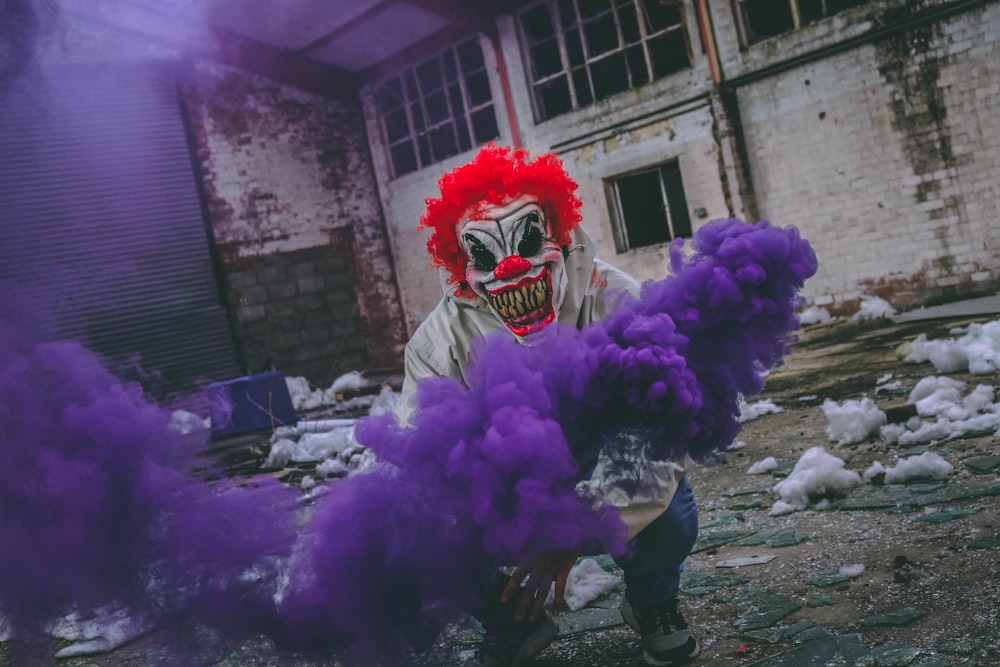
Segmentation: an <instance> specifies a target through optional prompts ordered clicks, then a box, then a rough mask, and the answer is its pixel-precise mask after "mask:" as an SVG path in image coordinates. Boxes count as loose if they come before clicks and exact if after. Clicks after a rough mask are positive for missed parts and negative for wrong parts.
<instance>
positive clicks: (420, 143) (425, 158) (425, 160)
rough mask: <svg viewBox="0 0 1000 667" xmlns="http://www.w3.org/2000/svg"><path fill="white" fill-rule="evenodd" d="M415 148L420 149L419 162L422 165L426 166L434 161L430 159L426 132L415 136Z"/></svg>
mask: <svg viewBox="0 0 1000 667" xmlns="http://www.w3.org/2000/svg"><path fill="white" fill-rule="evenodd" d="M417 148H419V149H420V164H421V165H422V166H424V167H426V166H427V165H429V164H432V163H433V162H434V160H432V159H431V142H430V141H428V140H427V135H426V134H420V135H418V136H417Z"/></svg>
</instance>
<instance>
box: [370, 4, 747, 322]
mask: <svg viewBox="0 0 1000 667" xmlns="http://www.w3.org/2000/svg"><path fill="white" fill-rule="evenodd" d="M686 17H687V22H688V26H687V27H688V31H689V34H690V37H691V39H692V42H693V44H694V61H693V65H692V67H691V68H690V69H687V70H683V71H681V72H679V73H677V74H674V75H672V76H669V77H666V78H664V79H661V80H658V81H655V82H654V83H652V84H651V85H648V86H645V87H643V88H640V89H636V90H631V91H627V92H625V93H622V94H620V95H617V96H615V97H612V98H609V99H606V100H603V101H601V102H598V103H596V104H593V105H591V106H588V107H585V108H582V109H579V110H576V111H573V112H570V113H567V114H564V115H562V116H557V117H555V118H552V119H550V120H548V121H546V122H544V123H537V124H536V123H535V120H534V113H533V111H532V105H531V93H530V88H529V82H528V75H527V73H526V71H525V67H526V64H525V62H524V60H523V58H522V55H521V49H520V47H519V45H518V38H517V34H516V30H515V26H514V21H513V19H512V18H511V17H509V16H505V17H500V19H499V20H498V22H497V28H498V32H499V41H500V44H501V45H502V49H503V54H504V64H505V66H506V69H507V73H508V77H509V81H510V92H511V103H512V107H513V110H514V124H515V125H516V127H517V130H518V133H519V135H520V138H521V145H523V146H524V147H525V148H527V149H528V150H529V151H531V153H532V154H538V153H543V152H547V151H554V152H556V153H558V154H560V156H561V157H562V158H563V159H564V162H565V164H566V168H567V171H569V173H570V174H571V175H572V176H573V178H574V179H576V180H577V182H578V183H579V184H580V189H579V191H578V194H579V196H580V197H581V199H582V200H583V202H584V204H583V223H582V224H583V226H584V228H585V229H586V230H587V231H588V232H589V233H590V234H591V236H592V237H594V239H595V242H596V243H597V246H598V254H599V255H600V256H601V257H602V258H604V259H606V260H607V261H609V262H611V263H613V264H617V265H619V266H620V267H621V268H622V269H624V270H626V271H629V272H632V273H633V274H634V275H636V276H637V277H639V278H641V279H645V278H660V277H663V276H664V275H665V273H666V270H667V269H666V264H665V262H664V257H665V255H666V246H661V247H658V248H641V249H637V250H633V251H630V252H628V253H624V254H621V255H618V254H617V251H616V248H615V243H614V236H613V233H612V228H611V220H610V214H609V209H608V203H607V198H606V195H605V189H604V187H605V186H604V179H608V178H612V177H614V176H617V175H620V174H622V173H625V172H629V171H635V170H639V169H643V168H646V167H652V166H655V165H658V164H661V163H663V162H666V161H668V160H671V159H674V158H677V159H679V160H680V162H681V170H682V174H683V175H684V180H685V188H686V190H687V192H688V206H689V209H690V210H691V211H692V213H691V222H692V225H693V226H697V225H698V224H699V223H701V222H704V221H705V220H707V219H709V218H712V217H725V216H726V215H728V209H727V205H726V201H725V197H724V194H723V188H722V185H721V181H720V159H719V154H718V144H717V141H716V140H715V138H714V132H715V127H714V117H713V114H712V112H711V110H710V103H709V100H710V95H711V90H712V86H711V79H710V77H709V74H708V65H707V61H706V59H705V56H704V54H703V53H702V51H701V48H700V41H699V38H698V29H697V24H696V21H695V18H694V12H693V11H689V12H687V13H686ZM482 44H483V55H484V56H485V58H486V63H487V69H488V72H489V74H490V81H491V87H492V91H493V103H494V108H495V110H496V113H497V123H498V126H499V128H500V135H501V136H500V138H499V139H498V140H497V141H498V143H500V144H510V143H511V141H512V136H513V133H512V132H511V129H510V119H509V117H508V115H507V113H506V108H505V104H504V98H503V93H502V85H501V79H500V75H499V72H498V66H497V61H496V58H495V55H494V53H493V49H492V46H491V44H490V41H489V40H488V39H486V38H483V40H482ZM362 102H363V105H364V108H365V116H366V118H367V119H368V134H369V137H370V138H371V144H372V160H373V163H374V165H375V171H376V174H377V178H378V180H379V183H380V185H381V192H382V196H383V205H384V208H385V215H386V223H387V226H388V228H389V234H390V237H391V239H392V247H393V252H394V255H395V257H396V265H397V271H398V275H399V277H400V292H401V294H402V300H403V307H404V310H405V312H406V321H407V325H408V327H409V330H410V332H412V331H413V329H415V328H416V326H417V325H418V324H419V323H420V321H421V320H422V319H423V318H424V316H426V314H427V313H428V312H429V311H430V309H431V308H433V307H434V304H435V303H437V301H438V300H439V299H440V298H441V294H442V287H441V281H440V279H439V276H438V274H437V272H436V271H433V270H430V269H429V268H428V266H429V258H428V255H427V250H426V247H425V244H426V239H427V236H426V234H425V233H421V232H419V231H418V230H417V222H418V220H419V218H420V215H421V214H422V212H423V210H424V198H425V197H428V196H434V195H436V194H437V188H436V183H437V180H438V179H439V178H440V177H441V174H443V173H444V172H446V171H448V170H449V169H451V168H453V167H455V166H457V165H460V164H463V163H464V162H466V161H468V160H469V159H471V157H472V156H473V155H474V151H473V152H470V153H467V154H463V155H458V156H456V157H454V158H452V159H451V160H447V161H445V162H441V163H439V164H436V165H432V166H430V167H428V168H426V169H423V170H421V171H417V172H414V173H411V174H407V175H405V176H403V177H401V178H398V179H393V178H392V173H391V169H390V167H389V164H388V160H387V155H388V150H387V148H386V143H385V140H384V137H383V136H382V130H381V127H380V124H379V122H378V115H377V110H376V108H375V104H374V100H373V99H372V95H371V91H370V90H363V91H362ZM698 209H704V213H702V214H699V215H696V214H695V213H694V211H696V210H698Z"/></svg>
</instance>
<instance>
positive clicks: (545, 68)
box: [531, 39, 562, 81]
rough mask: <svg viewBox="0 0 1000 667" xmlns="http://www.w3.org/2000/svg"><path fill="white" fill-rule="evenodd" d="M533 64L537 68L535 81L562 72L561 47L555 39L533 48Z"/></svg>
mask: <svg viewBox="0 0 1000 667" xmlns="http://www.w3.org/2000/svg"><path fill="white" fill-rule="evenodd" d="M531 63H532V64H533V65H534V66H535V80H536V81H537V80H538V79H544V78H545V77H547V76H550V75H552V74H555V73H556V72H559V71H561V70H562V60H561V59H560V58H559V45H558V44H556V41H555V40H554V39H551V40H549V41H547V42H542V43H541V44H539V45H537V46H535V47H532V49H531Z"/></svg>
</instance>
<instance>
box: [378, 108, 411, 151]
mask: <svg viewBox="0 0 1000 667" xmlns="http://www.w3.org/2000/svg"><path fill="white" fill-rule="evenodd" d="M383 118H385V134H386V138H387V139H388V140H389V143H390V144H394V143H396V142H397V141H399V140H400V139H405V138H406V137H408V136H410V126H409V124H408V123H407V121H406V109H396V110H395V111H390V112H389V113H387V114H385V115H384V116H383Z"/></svg>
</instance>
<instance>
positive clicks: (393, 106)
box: [375, 37, 500, 176]
mask: <svg viewBox="0 0 1000 667" xmlns="http://www.w3.org/2000/svg"><path fill="white" fill-rule="evenodd" d="M375 100H376V104H377V105H378V110H379V116H380V117H381V120H382V131H383V132H384V136H385V139H386V142H387V143H388V145H389V156H390V159H391V160H392V170H393V174H394V175H395V176H402V175H403V174H408V173H410V172H412V171H416V170H418V169H421V168H423V167H426V166H428V165H431V164H434V163H436V162H440V161H442V160H445V159H447V158H449V157H451V156H453V155H457V154H459V153H462V152H465V151H467V150H470V149H472V147H473V146H478V145H480V144H484V143H486V142H487V141H489V140H491V139H496V138H497V137H498V136H499V134H500V133H499V131H498V130H497V120H496V115H495V114H494V111H493V95H492V93H491V91H490V81H489V78H488V76H487V74H486V63H485V61H484V60H483V51H482V48H481V47H480V45H479V38H478V37H472V38H470V39H468V40H466V41H464V42H462V43H460V44H457V45H455V46H452V47H448V48H446V49H444V50H443V51H441V52H440V53H438V54H437V55H435V56H433V57H432V58H428V59H427V60H425V61H423V62H421V63H419V64H417V65H415V66H414V67H411V68H408V69H406V70H403V71H402V72H401V73H400V74H398V75H396V76H394V77H392V78H390V79H387V80H385V81H383V82H382V83H380V84H379V85H378V86H377V88H376V91H375Z"/></svg>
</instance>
